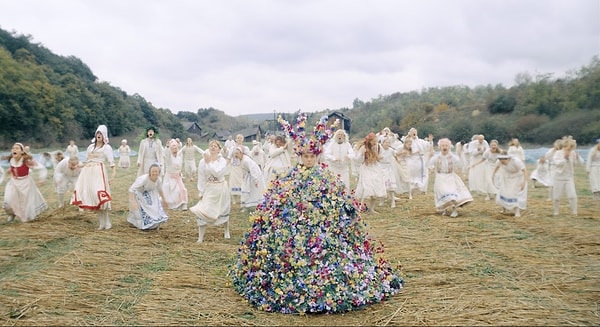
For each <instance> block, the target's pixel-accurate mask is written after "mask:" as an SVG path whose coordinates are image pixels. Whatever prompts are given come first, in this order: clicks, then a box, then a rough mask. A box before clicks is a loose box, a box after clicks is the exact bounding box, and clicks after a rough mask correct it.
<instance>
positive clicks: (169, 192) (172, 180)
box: [162, 151, 188, 209]
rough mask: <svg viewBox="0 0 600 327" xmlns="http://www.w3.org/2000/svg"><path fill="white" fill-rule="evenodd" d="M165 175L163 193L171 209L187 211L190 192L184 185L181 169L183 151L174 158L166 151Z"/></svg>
mask: <svg viewBox="0 0 600 327" xmlns="http://www.w3.org/2000/svg"><path fill="white" fill-rule="evenodd" d="M164 159H165V175H164V181H163V183H162V191H163V194H164V197H165V202H166V204H167V206H168V208H169V209H187V203H188V191H187V188H186V187H185V185H184V184H183V177H182V176H181V169H182V167H183V155H182V153H181V151H179V153H177V155H176V156H174V155H173V154H172V153H171V152H170V151H165V158H164Z"/></svg>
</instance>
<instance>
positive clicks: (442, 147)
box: [440, 142, 450, 153]
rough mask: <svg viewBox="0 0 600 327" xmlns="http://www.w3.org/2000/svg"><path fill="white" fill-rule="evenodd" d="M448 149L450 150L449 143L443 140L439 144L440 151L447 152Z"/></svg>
mask: <svg viewBox="0 0 600 327" xmlns="http://www.w3.org/2000/svg"><path fill="white" fill-rule="evenodd" d="M448 150H450V144H448V143H445V142H444V143H441V144H440V151H441V152H442V153H448Z"/></svg>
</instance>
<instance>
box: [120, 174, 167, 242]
mask: <svg viewBox="0 0 600 327" xmlns="http://www.w3.org/2000/svg"><path fill="white" fill-rule="evenodd" d="M161 184H162V182H161V179H160V177H159V178H158V179H157V180H156V182H153V181H152V180H150V178H149V176H148V174H144V175H142V176H139V177H137V178H136V179H135V181H134V182H133V184H132V185H131V187H130V188H129V192H130V193H132V194H133V201H132V199H131V198H130V202H129V215H127V221H128V222H129V223H130V224H132V225H133V226H135V227H136V228H138V229H143V230H148V229H156V228H158V227H159V226H160V225H161V224H163V223H164V222H166V221H167V220H168V219H169V217H168V216H167V214H166V213H165V211H164V209H163V207H162V203H161V201H160V193H159V192H158V190H159V189H160V187H161Z"/></svg>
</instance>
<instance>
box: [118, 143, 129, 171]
mask: <svg viewBox="0 0 600 327" xmlns="http://www.w3.org/2000/svg"><path fill="white" fill-rule="evenodd" d="M130 153H131V149H130V148H129V145H121V146H120V147H119V167H121V168H129V166H131V159H130V158H129V154H130Z"/></svg>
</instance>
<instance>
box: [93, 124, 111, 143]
mask: <svg viewBox="0 0 600 327" xmlns="http://www.w3.org/2000/svg"><path fill="white" fill-rule="evenodd" d="M98 132H100V133H102V138H103V139H104V144H108V129H107V128H106V125H100V126H98V128H96V132H95V133H94V138H93V139H92V143H94V142H95V141H96V134H97V133H98Z"/></svg>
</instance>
